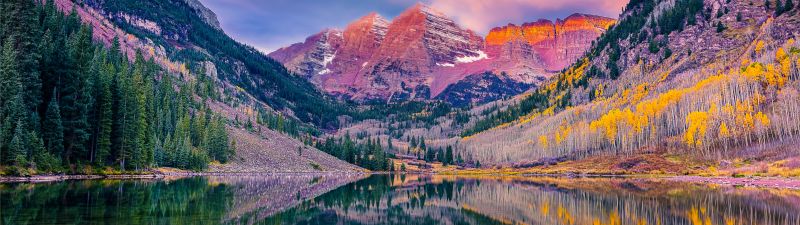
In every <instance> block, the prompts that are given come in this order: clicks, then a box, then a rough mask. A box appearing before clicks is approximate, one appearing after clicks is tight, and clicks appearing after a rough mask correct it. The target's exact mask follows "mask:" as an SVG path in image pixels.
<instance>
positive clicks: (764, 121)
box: [754, 112, 770, 127]
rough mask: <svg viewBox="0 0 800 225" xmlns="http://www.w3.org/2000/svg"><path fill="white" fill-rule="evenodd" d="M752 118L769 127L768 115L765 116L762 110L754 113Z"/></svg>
mask: <svg viewBox="0 0 800 225" xmlns="http://www.w3.org/2000/svg"><path fill="white" fill-rule="evenodd" d="M754 120H756V121H758V122H759V123H760V124H761V125H762V126H764V127H769V124H770V120H769V117H767V115H766V114H764V113H763V112H758V113H756V116H755V118H754Z"/></svg>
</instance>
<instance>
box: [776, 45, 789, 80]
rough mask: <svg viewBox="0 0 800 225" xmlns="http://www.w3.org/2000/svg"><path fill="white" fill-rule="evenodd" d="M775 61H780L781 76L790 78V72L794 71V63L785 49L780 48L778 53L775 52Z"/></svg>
mask: <svg viewBox="0 0 800 225" xmlns="http://www.w3.org/2000/svg"><path fill="white" fill-rule="evenodd" d="M775 60H776V61H778V64H779V65H780V67H781V75H782V76H783V77H787V76H789V71H790V70H791V69H792V61H791V59H790V58H789V55H787V54H786V51H784V50H783V48H779V49H778V51H776V52H775Z"/></svg>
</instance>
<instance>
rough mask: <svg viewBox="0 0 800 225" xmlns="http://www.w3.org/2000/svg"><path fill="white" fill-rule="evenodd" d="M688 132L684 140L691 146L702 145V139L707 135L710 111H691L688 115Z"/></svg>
mask: <svg viewBox="0 0 800 225" xmlns="http://www.w3.org/2000/svg"><path fill="white" fill-rule="evenodd" d="M686 125H687V126H688V128H687V129H686V134H685V135H684V142H685V143H686V144H687V145H689V146H700V145H702V143H703V142H702V139H703V138H704V137H705V136H706V131H707V129H708V113H707V112H702V111H698V112H691V113H689V115H687V116H686Z"/></svg>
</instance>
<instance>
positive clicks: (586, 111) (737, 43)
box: [459, 0, 800, 164]
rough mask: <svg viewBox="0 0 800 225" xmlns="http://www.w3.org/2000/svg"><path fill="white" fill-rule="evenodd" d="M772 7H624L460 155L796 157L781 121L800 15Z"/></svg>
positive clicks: (524, 158) (693, 0) (793, 99)
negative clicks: (571, 60) (581, 51)
mask: <svg viewBox="0 0 800 225" xmlns="http://www.w3.org/2000/svg"><path fill="white" fill-rule="evenodd" d="M770 3H771V4H772V6H773V7H767V6H765V5H764V2H748V1H700V0H678V1H648V0H642V1H632V2H631V3H629V4H628V5H627V7H626V9H625V11H624V12H623V14H622V17H621V18H620V20H619V23H617V24H616V25H615V26H613V27H612V28H610V29H609V31H608V32H607V33H605V34H604V35H603V36H601V37H600V39H599V40H597V41H596V42H595V44H594V45H592V48H591V49H592V50H591V52H589V53H588V54H586V55H585V56H584V57H583V58H582V59H580V60H578V61H577V62H576V63H575V64H573V65H572V66H571V67H570V68H569V69H568V70H567V71H566V72H565V73H561V74H559V75H557V76H556V77H555V78H553V79H552V80H550V81H548V83H547V84H546V85H543V86H542V88H539V89H538V90H535V91H534V92H532V93H530V94H528V95H526V96H527V97H526V96H523V97H522V98H521V99H520V103H511V106H509V107H506V108H505V109H503V108H500V109H498V110H497V111H495V112H494V113H493V114H492V115H496V114H504V115H511V116H510V117H493V116H485V117H483V119H481V120H478V121H477V122H476V123H479V124H489V126H484V127H485V128H482V129H478V130H473V132H469V133H467V135H468V136H467V135H465V137H464V138H462V139H461V142H460V145H459V147H460V148H462V149H464V151H465V154H471V155H473V157H474V158H475V159H476V160H480V161H481V162H483V163H491V164H514V163H517V164H518V163H524V162H535V161H539V160H543V159H544V160H547V159H559V158H562V157H565V159H581V158H585V157H593V156H603V155H617V156H619V155H626V156H627V155H635V154H641V153H659V154H662V153H663V154H679V155H690V156H693V157H698V158H703V159H712V160H721V159H731V160H750V159H755V160H780V159H784V158H788V157H793V156H796V155H797V154H798V153H799V152H797V151H796V150H790V149H792V148H791V147H789V146H791V145H792V143H795V142H796V140H795V139H794V135H795V134H797V132H800V130H798V126H797V124H796V123H795V122H794V121H793V120H791V119H789V118H790V117H791V115H793V114H794V113H796V112H795V111H796V108H795V105H796V104H797V101H798V100H799V99H798V98H797V95H796V92H797V88H798V87H800V86H798V85H800V82H798V81H797V75H798V65H797V64H798V62H797V59H798V54H800V51H798V45H797V44H796V43H795V41H794V39H795V38H796V33H797V32H798V29H800V27H798V19H800V17H798V15H797V9H796V8H795V7H794V6H791V5H790V6H791V7H788V8H787V7H785V6H784V5H781V6H780V7H777V8H776V7H774V6H775V2H770ZM782 4H783V3H782ZM535 99H539V100H535ZM532 100H533V102H538V103H537V104H533V106H532V107H531V106H528V107H522V108H524V109H525V110H517V111H513V113H509V112H512V111H509V109H511V108H515V109H519V107H518V106H519V104H521V103H522V102H526V101H527V102H532ZM562 160H563V159H562Z"/></svg>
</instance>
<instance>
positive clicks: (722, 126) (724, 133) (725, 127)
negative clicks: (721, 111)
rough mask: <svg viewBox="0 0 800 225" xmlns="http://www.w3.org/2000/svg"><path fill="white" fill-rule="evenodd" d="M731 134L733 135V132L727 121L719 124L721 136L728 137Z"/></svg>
mask: <svg viewBox="0 0 800 225" xmlns="http://www.w3.org/2000/svg"><path fill="white" fill-rule="evenodd" d="M730 135H731V132H730V131H729V130H728V124H725V122H722V123H721V124H720V125H719V137H723V138H726V137H728V136H730Z"/></svg>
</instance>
